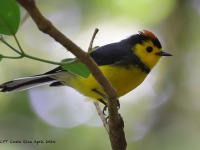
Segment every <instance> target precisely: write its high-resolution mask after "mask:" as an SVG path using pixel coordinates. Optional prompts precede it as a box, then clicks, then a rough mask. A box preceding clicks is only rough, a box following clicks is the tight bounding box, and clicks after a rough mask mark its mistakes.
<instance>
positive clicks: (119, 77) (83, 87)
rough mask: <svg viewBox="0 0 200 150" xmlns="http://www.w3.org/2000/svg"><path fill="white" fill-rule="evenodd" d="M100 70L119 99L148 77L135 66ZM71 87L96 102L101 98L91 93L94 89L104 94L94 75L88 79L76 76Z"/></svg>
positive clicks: (104, 67) (110, 67) (102, 68)
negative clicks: (114, 89)
mask: <svg viewBox="0 0 200 150" xmlns="http://www.w3.org/2000/svg"><path fill="white" fill-rule="evenodd" d="M100 69H101V71H102V72H103V73H104V75H105V76H106V77H107V78H108V80H109V81H110V82H111V83H112V85H113V86H114V87H115V88H116V90H117V97H118V98H119V97H121V96H123V95H125V94H126V93H128V92H130V91H131V90H133V89H134V88H136V87H137V86H138V85H139V84H140V83H142V81H143V80H144V79H145V77H146V76H147V74H146V73H145V72H142V71H141V70H140V69H139V68H136V67H134V66H129V67H123V66H114V65H105V66H100ZM70 85H71V86H72V87H73V88H74V89H76V90H78V91H79V92H80V93H82V94H84V95H85V96H88V97H91V98H94V99H96V100H97V99H100V98H101V97H100V96H99V95H98V94H96V93H94V92H93V91H91V90H92V89H96V90H98V91H99V92H101V93H104V92H103V90H102V88H101V87H100V86H99V84H98V83H97V82H96V80H95V79H94V78H93V76H92V75H90V76H89V77H88V78H82V77H78V76H76V77H74V78H72V79H71V80H70Z"/></svg>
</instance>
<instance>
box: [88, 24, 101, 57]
mask: <svg viewBox="0 0 200 150" xmlns="http://www.w3.org/2000/svg"><path fill="white" fill-rule="evenodd" d="M98 32H99V29H98V28H96V29H95V30H94V33H93V35H92V39H91V41H90V45H89V47H88V53H89V52H91V51H92V49H93V42H94V39H95V37H96V35H97V33H98Z"/></svg>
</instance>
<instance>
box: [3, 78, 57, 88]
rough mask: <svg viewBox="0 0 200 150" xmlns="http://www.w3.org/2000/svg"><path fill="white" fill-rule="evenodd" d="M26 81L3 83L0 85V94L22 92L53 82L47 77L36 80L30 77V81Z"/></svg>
mask: <svg viewBox="0 0 200 150" xmlns="http://www.w3.org/2000/svg"><path fill="white" fill-rule="evenodd" d="M28 79H29V77H28V78H24V79H17V80H13V81H9V82H6V83H3V84H1V85H0V89H1V92H11V91H22V90H25V89H28V88H31V87H35V86H38V85H42V84H47V83H49V82H53V81H55V79H53V78H51V77H48V76H45V77H36V78H31V77H30V79H29V80H28Z"/></svg>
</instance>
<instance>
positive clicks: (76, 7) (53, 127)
mask: <svg viewBox="0 0 200 150" xmlns="http://www.w3.org/2000/svg"><path fill="white" fill-rule="evenodd" d="M37 4H38V7H39V9H40V10H41V12H42V13H43V14H44V15H45V16H46V17H47V18H48V19H50V20H51V21H52V22H53V24H54V25H55V26H56V27H57V28H58V29H59V30H60V31H62V32H63V33H64V34H65V35H66V36H68V37H69V38H70V39H72V40H73V41H74V42H75V43H76V44H78V45H79V46H80V47H81V48H83V49H84V50H87V48H88V45H89V42H90V39H91V36H92V34H93V31H94V29H95V28H99V30H100V31H99V33H98V34H97V37H96V38H95V41H94V46H101V45H104V44H108V43H111V42H116V41H120V40H122V39H124V38H126V37H129V36H130V35H132V34H135V33H137V32H138V31H140V30H143V29H147V30H150V31H152V32H153V33H155V34H156V35H157V37H158V38H159V39H160V41H161V43H162V46H163V49H164V50H165V51H167V52H170V53H172V54H173V57H168V58H162V59H161V61H160V62H159V64H158V65H157V66H156V67H155V68H154V69H153V70H152V72H151V74H150V75H149V76H148V78H147V79H146V80H145V81H144V82H143V83H142V84H141V85H140V86H139V87H138V88H137V89H136V90H134V91H132V92H130V93H128V94H127V95H126V96H123V97H121V98H120V100H121V109H120V111H119V112H120V113H121V115H122V116H123V118H124V121H125V132H126V137H127V142H128V147H127V150H146V149H148V150H161V149H162V150H191V149H192V150H199V149H200V99H199V97H200V95H199V90H200V79H199V77H200V69H199V66H200V59H199V56H200V50H199V49H200V42H199V40H200V1H199V0H168V1H166V0H134V1H132V0H110V1H107V0H65V1H54V0H42V1H39V0H38V1H37ZM24 15H25V11H24V10H23V9H21V16H22V18H23V16H24ZM17 37H18V38H19V41H20V43H21V45H22V47H23V49H24V50H25V51H26V52H27V53H28V54H31V55H34V56H37V57H41V58H44V59H49V60H54V61H60V60H61V59H64V58H66V57H73V55H72V54H70V52H68V51H66V50H65V49H64V48H63V47H62V46H61V45H60V44H59V43H56V42H55V41H54V40H53V39H51V38H50V37H49V36H48V35H45V34H43V33H41V32H40V31H39V30H38V29H37V27H36V25H35V24H34V23H33V21H32V20H31V19H30V18H28V19H27V20H26V21H25V22H24V23H23V24H22V25H21V27H20V29H19V31H18V33H17ZM6 40H7V42H9V43H10V44H11V45H13V46H15V47H17V45H16V43H15V42H14V40H13V38H12V37H6ZM0 53H1V54H6V55H13V51H11V50H10V49H9V48H7V47H6V46H4V45H3V44H2V43H0ZM54 67H56V66H54V65H50V64H45V63H41V62H37V61H33V60H29V59H26V58H24V59H21V60H6V59H5V60H3V61H1V63H0V83H3V82H6V81H9V80H12V79H14V78H19V77H24V76H30V75H34V74H39V73H43V72H46V71H48V70H50V69H53V68H54ZM0 140H20V141H23V140H26V141H34V140H44V141H46V140H52V141H55V144H49V143H44V144H39V145H37V144H34V143H32V144H25V143H22V144H5V143H0V149H4V150H22V149H26V150H35V149H41V150H54V149H59V150H64V149H67V150H79V149H81V150H90V149H91V150H92V149H95V150H110V149H111V146H110V142H109V139H108V135H107V133H106V131H105V129H104V127H103V126H102V123H101V121H100V119H99V116H98V115H97V112H96V110H95V108H94V106H93V103H92V102H91V101H90V100H89V99H88V98H86V97H84V96H82V95H80V94H79V93H77V92H76V91H75V90H73V89H71V88H68V87H59V88H49V87H48V86H43V87H38V88H34V89H31V90H28V91H23V92H18V93H9V94H5V93H0Z"/></svg>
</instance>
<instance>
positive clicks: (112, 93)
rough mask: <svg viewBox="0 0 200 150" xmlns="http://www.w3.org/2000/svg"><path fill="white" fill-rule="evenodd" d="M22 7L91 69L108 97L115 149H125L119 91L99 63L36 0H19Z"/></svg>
mask: <svg viewBox="0 0 200 150" xmlns="http://www.w3.org/2000/svg"><path fill="white" fill-rule="evenodd" d="M17 1H18V3H19V4H21V6H22V7H24V8H25V9H26V10H27V12H28V13H29V14H30V16H31V17H32V19H33V20H34V22H35V23H36V25H37V26H38V28H39V30H41V31H42V32H44V33H46V34H48V35H50V36H51V37H52V38H54V39H55V40H56V41H57V42H59V43H60V44H61V45H63V46H64V47H65V48H66V49H68V50H69V51H70V52H71V53H73V54H74V55H75V56H76V57H77V58H78V59H79V60H80V61H81V62H83V63H84V64H85V65H86V66H87V67H88V68H89V69H90V71H91V73H92V75H93V76H94V78H95V79H96V80H97V82H98V83H99V84H100V85H101V87H102V88H103V90H104V91H105V94H106V96H107V99H108V112H109V129H110V134H109V137H110V141H111V145H112V149H113V150H125V149H126V139H125V135H124V130H123V127H122V126H121V118H120V117H119V115H118V110H117V102H116V97H117V92H116V90H115V89H114V88H113V87H112V85H111V84H110V82H109V81H108V80H107V79H106V77H105V76H104V75H103V73H102V72H101V71H100V69H99V68H98V66H97V64H96V63H95V62H94V60H93V59H92V58H91V57H90V55H89V54H88V53H86V52H84V51H83V50H82V49H81V48H80V47H78V46H77V45H76V44H75V43H73V42H72V41H71V40H70V39H69V38H67V37H66V36H65V35H64V34H63V33H61V32H60V31H59V30H58V29H57V28H56V27H55V26H54V25H53V24H52V23H51V22H50V21H49V20H47V19H46V18H45V17H44V16H43V15H42V14H41V13H40V11H39V10H38V8H37V7H36V4H35V1H34V0H17Z"/></svg>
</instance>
